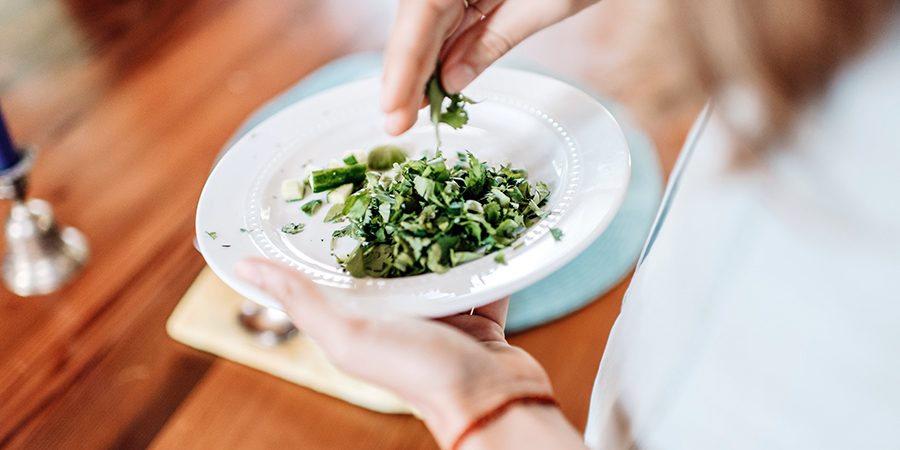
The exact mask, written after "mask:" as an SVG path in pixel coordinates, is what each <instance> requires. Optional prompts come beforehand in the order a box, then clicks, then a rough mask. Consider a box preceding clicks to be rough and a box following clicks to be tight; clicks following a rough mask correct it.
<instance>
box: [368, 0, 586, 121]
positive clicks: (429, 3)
mask: <svg viewBox="0 0 900 450" xmlns="http://www.w3.org/2000/svg"><path fill="white" fill-rule="evenodd" d="M597 1H598V0H469V1H468V4H469V7H468V8H466V6H465V5H466V2H465V1H464V0H400V1H399V5H398V9H397V17H396V20H395V23H394V26H393V29H392V31H391V35H390V38H389V39H388V43H387V48H386V49H385V58H384V74H383V78H382V83H381V108H382V110H383V111H384V112H385V113H386V114H387V121H386V123H385V128H386V130H387V131H388V132H389V133H391V134H393V135H397V134H400V133H402V132H404V131H406V130H408V129H409V128H410V127H411V126H412V125H413V123H415V120H416V111H417V110H418V109H419V108H420V107H421V106H422V104H423V103H422V102H423V93H424V90H425V83H426V82H427V80H428V78H429V77H430V76H431V73H432V72H433V71H434V67H435V63H436V62H437V60H438V57H439V56H440V59H441V61H442V62H443V64H442V69H441V79H442V81H443V84H444V88H445V89H447V90H448V91H449V92H459V91H460V90H462V89H463V88H464V87H465V86H466V85H468V84H469V83H470V82H471V81H472V80H473V79H475V77H476V76H477V75H478V74H480V73H481V72H482V71H484V69H486V68H487V67H488V66H489V65H490V64H492V63H493V62H494V61H496V60H497V59H499V58H500V57H501V56H503V55H504V54H505V53H506V52H508V51H509V50H510V49H511V48H512V47H513V46H515V45H516V44H518V43H519V42H521V41H522V40H524V39H525V38H527V37H528V36H530V35H532V34H534V33H536V32H537V31H539V30H541V29H543V28H546V27H548V26H550V25H552V24H554V23H556V22H558V21H560V20H562V19H564V18H566V17H568V16H570V15H572V14H575V13H576V12H578V11H580V10H581V9H583V8H585V7H586V6H588V5H591V4H592V3H595V2H597ZM482 14H484V19H483V20H482Z"/></svg>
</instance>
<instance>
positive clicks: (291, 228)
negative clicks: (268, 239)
mask: <svg viewBox="0 0 900 450" xmlns="http://www.w3.org/2000/svg"><path fill="white" fill-rule="evenodd" d="M304 226H305V225H303V224H302V223H294V222H291V223H289V224H287V225H285V226H283V227H281V232H282V233H285V234H298V233H300V232H301V231H303V227H304Z"/></svg>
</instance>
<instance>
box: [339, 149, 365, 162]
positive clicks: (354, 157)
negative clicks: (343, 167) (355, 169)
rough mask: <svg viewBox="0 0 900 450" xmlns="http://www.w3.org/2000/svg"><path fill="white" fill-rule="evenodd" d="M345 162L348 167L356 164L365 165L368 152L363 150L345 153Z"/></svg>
mask: <svg viewBox="0 0 900 450" xmlns="http://www.w3.org/2000/svg"><path fill="white" fill-rule="evenodd" d="M343 160H344V163H345V164H347V165H348V166H352V165H354V164H365V163H366V152H365V151H363V150H350V151H348V152H346V153H344V157H343Z"/></svg>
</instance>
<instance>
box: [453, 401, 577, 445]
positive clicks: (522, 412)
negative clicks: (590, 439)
mask: <svg viewBox="0 0 900 450" xmlns="http://www.w3.org/2000/svg"><path fill="white" fill-rule="evenodd" d="M532 448H533V449H548V448H552V449H584V448H586V447H585V445H584V441H583V440H582V436H581V434H580V433H578V432H577V431H576V430H575V428H574V427H572V425H571V424H570V423H569V422H568V421H567V420H566V418H565V416H563V414H562V412H560V410H559V409H558V408H556V407H554V406H545V405H517V406H514V407H512V408H510V409H509V410H508V411H506V412H505V413H504V414H503V415H502V416H500V417H498V418H497V419H496V420H494V421H492V422H490V423H488V424H486V425H485V426H484V427H483V428H480V429H478V430H477V431H475V432H474V433H472V434H471V435H469V436H467V437H466V438H465V440H463V442H462V446H461V447H460V449H461V450H482V449H484V450H487V449H490V450H497V449H516V450H522V449H532Z"/></svg>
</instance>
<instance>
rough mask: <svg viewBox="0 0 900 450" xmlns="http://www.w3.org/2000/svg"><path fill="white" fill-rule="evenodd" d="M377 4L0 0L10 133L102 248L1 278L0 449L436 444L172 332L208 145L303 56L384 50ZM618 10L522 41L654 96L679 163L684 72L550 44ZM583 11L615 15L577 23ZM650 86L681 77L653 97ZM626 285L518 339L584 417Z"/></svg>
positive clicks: (664, 143)
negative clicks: (26, 286) (588, 59)
mask: <svg viewBox="0 0 900 450" xmlns="http://www.w3.org/2000/svg"><path fill="white" fill-rule="evenodd" d="M385 3H386V4H390V2H389V1H384V2H382V1H375V0H371V1H369V0H367V1H365V2H361V1H353V0H328V1H327V2H326V1H320V0H265V1H261V0H221V1H218V0H192V1H186V0H153V1H151V0H143V1H140V0H125V1H121V0H120V1H113V0H62V1H61V0H7V1H5V2H3V3H2V4H0V99H2V101H3V106H4V109H5V110H6V114H7V117H8V120H9V121H10V124H11V128H12V131H13V134H14V135H15V136H17V137H18V138H19V140H20V141H21V142H30V143H34V144H36V145H37V146H39V148H40V150H41V154H40V158H39V160H38V162H37V165H36V167H35V171H34V173H33V177H32V180H33V183H32V186H33V190H32V192H33V194H34V195H35V196H37V197H41V198H44V199H47V200H49V201H50V202H52V203H53V204H54V205H55V207H56V211H57V215H58V217H59V218H60V219H61V220H63V221H64V222H66V223H70V224H73V225H76V226H77V227H79V228H81V229H82V230H83V231H84V232H85V233H86V234H87V236H88V238H89V240H90V242H91V246H92V252H93V256H92V259H91V262H90V265H89V266H88V267H87V270H86V271H85V272H84V273H82V274H81V276H80V277H79V278H78V279H77V280H76V281H75V282H74V283H72V284H71V285H69V286H68V287H67V288H65V289H64V290H62V291H61V292H59V293H56V294H53V295H49V296H45V297H40V298H29V299H20V298H16V297H14V296H13V295H11V294H9V293H8V292H6V291H2V292H0V323H2V326H0V447H5V446H9V447H15V448H19V447H21V448H41V449H44V448H48V449H49V448H52V449H58V448H76V447H77V448H92V449H94V448H107V447H119V448H134V447H146V446H153V447H159V448H223V447H242V448H243V447H260V448H284V447H291V448H360V446H361V443H365V445H364V446H365V447H367V448H405V449H413V448H434V443H433V441H432V440H431V438H430V436H429V435H428V432H427V431H426V429H425V428H424V427H423V426H422V425H421V424H420V423H419V422H418V421H417V420H416V419H413V418H411V417H392V416H384V415H379V414H376V413H371V412H368V411H364V410H362V409H359V408H356V407H352V406H348V405H347V404H344V403H342V402H339V401H337V400H333V399H331V398H328V397H325V396H322V395H320V394H316V393H314V392H311V391H309V390H306V389H303V388H299V387H297V386H295V385H292V384H289V383H286V382H284V381H281V380H279V379H276V378H274V377H271V376H268V375H265V374H262V373H259V372H256V371H254V370H251V369H248V368H246V367H243V366H240V365H237V364H234V363H231V362H229V361H226V360H222V359H218V358H215V357H213V356H210V355H208V354H204V353H201V352H199V351H195V350H193V349H190V348H187V347H184V346H182V345H180V344H178V343H176V342H174V341H172V340H171V339H169V338H168V337H167V336H166V333H165V330H164V323H165V320H166V318H167V317H168V315H169V314H170V312H171V311H172V308H173V307H174V306H175V304H176V303H177V302H178V300H179V298H180V297H181V295H182V294H183V293H184V292H185V290H186V289H187V287H188V286H189V285H190V283H191V281H192V280H193V279H194V277H195V276H196V275H197V273H198V272H199V271H200V269H201V268H202V267H203V264H204V263H203V260H202V258H201V257H200V256H199V255H198V254H197V252H196V251H195V250H194V249H193V247H192V246H191V240H192V238H193V233H194V229H193V221H194V209H195V205H196V202H197V198H198V195H199V193H200V189H201V187H202V185H203V182H204V179H205V177H206V174H207V171H208V169H209V167H210V164H211V163H212V161H213V158H214V156H215V155H216V154H217V153H218V152H219V150H220V148H221V146H222V145H223V144H224V143H225V141H226V139H227V138H228V136H229V135H230V134H231V133H232V132H233V131H234V130H235V128H236V127H237V126H238V125H239V124H240V122H241V121H242V120H243V119H244V118H245V117H246V116H247V115H248V114H249V113H250V112H251V111H252V110H253V109H254V108H256V107H258V106H259V105H261V104H262V103H263V102H264V101H266V100H267V99H268V98H270V97H272V96H273V95H275V94H276V93H278V92H279V91H281V90H283V89H285V88H286V87H288V86H290V85H291V84H292V83H294V82H296V81H297V80H298V79H300V78H302V77H303V76H304V75H305V74H307V73H309V72H310V71H312V70H314V69H315V68H317V67H319V66H321V65H323V64H325V63H326V62H328V61H329V60H332V59H334V58H336V57H339V56H341V55H343V54H347V53H351V52H355V51H360V50H378V49H380V48H381V46H382V45H383V40H384V36H385V35H386V32H387V28H388V24H389V22H390V17H391V14H392V13H391V11H390V7H389V6H386V5H385ZM622 3H624V2H622ZM613 8H622V7H621V6H616V7H607V6H606V5H601V6H600V7H598V8H594V10H592V11H590V12H589V13H588V14H587V15H586V16H584V17H582V18H581V19H579V21H580V22H577V23H575V22H573V23H570V24H569V25H567V27H568V28H565V29H560V30H559V31H551V32H548V33H546V34H545V35H542V36H541V37H539V38H537V39H535V40H534V41H531V42H529V43H528V44H526V45H525V46H524V47H523V49H522V50H519V52H520V53H521V54H522V55H525V56H528V55H529V54H530V55H532V56H534V55H537V56H540V55H547V57H548V58H549V60H551V61H552V62H553V63H554V64H557V65H558V67H559V68H560V69H562V71H563V72H566V71H567V70H568V71H569V72H573V73H570V75H574V76H579V77H581V78H582V79H585V80H587V81H589V82H590V83H591V84H593V85H594V86H595V87H598V88H601V89H602V90H604V91H605V92H607V93H610V94H612V95H613V96H615V97H616V98H618V99H620V100H622V101H624V102H625V103H628V104H630V105H632V106H635V105H636V106H637V107H638V109H641V108H643V110H645V111H646V110H650V111H652V112H653V113H652V114H648V115H647V117H649V119H648V120H645V121H644V123H645V124H646V125H647V126H648V129H650V132H651V135H652V137H653V138H654V139H655V140H656V142H657V144H658V145H659V147H660V148H661V156H662V158H663V161H664V164H665V166H666V167H669V166H671V163H672V161H673V159H674V156H675V154H676V151H677V149H678V146H679V144H680V142H681V140H682V139H683V136H684V133H685V131H686V127H687V125H688V123H689V120H690V118H691V116H692V115H693V113H694V112H695V111H696V106H697V102H696V97H695V96H691V95H690V90H689V89H687V92H688V94H684V92H682V91H678V89H679V88H678V86H679V85H678V83H674V84H673V83H669V81H671V80H669V81H666V80H661V79H660V78H659V76H658V74H655V72H654V71H652V70H646V71H644V72H640V71H637V72H636V74H635V75H634V77H633V80H632V82H628V83H626V82H621V80H618V81H615V77H614V76H612V74H613V73H614V72H613V71H612V69H611V68H610V67H608V66H602V65H601V66H600V67H586V66H584V65H583V64H582V65H580V66H577V67H575V66H574V65H567V63H566V60H565V58H564V57H561V56H560V55H559V54H558V52H549V51H548V50H547V48H553V46H554V45H555V44H554V43H555V42H559V40H560V39H562V38H565V37H566V36H567V33H568V35H571V34H572V33H576V34H577V33H582V35H581V36H582V37H583V39H581V40H580V41H579V45H581V46H583V47H584V48H586V49H594V50H596V49H602V48H603V45H608V46H611V45H613V44H615V42H616V37H615V36H616V33H615V32H614V30H616V29H617V28H616V27H613V26H612V23H613V22H614V21H610V20H609V17H610V16H615V15H616V14H619V13H620V12H621V11H619V12H616V13H613V11H616V10H615V9H613ZM589 20H597V21H601V22H600V23H604V24H606V26H607V28H606V30H607V31H606V32H602V33H597V32H595V31H590V32H587V31H585V30H593V29H594V28H593V27H586V26H584V25H585V24H587V23H590V22H587V21H589ZM578 24H581V25H580V26H581V28H578V26H577V25H578ZM579 29H580V30H581V31H573V30H579ZM567 45H573V44H567ZM550 53H552V55H550ZM552 58H557V59H555V60H553V59H552ZM560 58H562V59H560ZM608 59H609V58H607V59H603V58H598V60H599V64H607V63H608V62H609V61H608ZM545 61H546V59H545ZM604 67H605V68H604ZM579 71H580V72H579ZM641 73H643V75H641ZM638 86H642V87H640V88H638ZM647 86H655V87H662V90H663V91H665V90H666V89H669V90H670V91H671V92H675V91H678V92H681V93H682V94H683V95H682V98H679V99H678V100H679V101H678V102H672V101H671V98H669V101H668V103H666V105H667V106H665V107H660V105H655V106H654V104H653V102H652V101H650V100H648V98H651V96H649V95H648V94H647V92H648V91H647ZM673 86H674V88H673ZM670 97H671V96H670ZM676 97H678V96H677V95H676ZM673 104H677V105H678V107H673V106H672V105H673ZM6 211H7V206H6V205H4V206H3V208H2V210H0V213H3V214H4V215H5V214H6ZM623 292H624V285H622V286H619V287H618V288H616V289H614V290H613V291H612V292H610V293H609V294H607V295H606V296H604V297H603V298H600V299H599V300H598V301H597V302H595V303H594V304H592V305H591V306H589V307H587V308H585V309H584V310H582V311H580V312H578V313H577V314H574V315H572V316H570V317H568V318H565V319H563V320H560V321H557V322H555V323H552V324H549V325H546V326H543V327H540V328H538V329H536V330H532V331H529V332H526V333H523V334H520V335H518V336H514V337H513V338H512V341H513V342H514V343H515V344H516V345H520V346H522V347H524V348H525V349H527V350H528V351H530V352H531V353H532V354H534V355H535V356H536V357H537V359H538V360H540V361H541V362H542V363H543V364H544V365H545V367H546V368H547V370H548V371H549V373H550V376H551V378H552V379H553V382H554V384H555V386H556V388H557V390H558V393H559V397H560V400H561V402H562V405H563V410H564V411H565V414H566V415H567V416H568V417H569V418H570V419H571V420H572V422H574V423H575V424H576V426H578V427H579V428H582V427H583V426H584V423H585V417H586V414H587V409H588V396H589V392H590V390H591V385H592V382H593V378H594V375H595V372H596V369H597V365H598V362H599V360H600V356H601V354H602V352H603V348H604V344H605V342H606V336H607V334H608V332H609V329H610V326H611V325H612V323H613V320H614V318H615V316H616V314H617V312H618V308H619V301H620V299H621V297H622V294H623Z"/></svg>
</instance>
